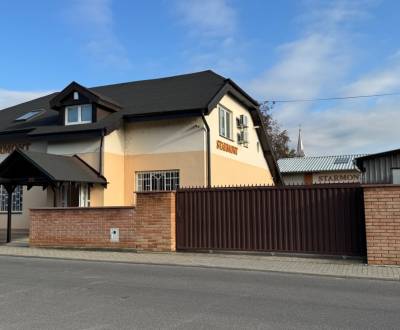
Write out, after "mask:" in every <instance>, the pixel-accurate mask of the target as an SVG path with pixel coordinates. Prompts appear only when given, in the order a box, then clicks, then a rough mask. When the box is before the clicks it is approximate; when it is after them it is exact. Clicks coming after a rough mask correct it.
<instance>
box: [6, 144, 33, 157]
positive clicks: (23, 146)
mask: <svg viewBox="0 0 400 330" xmlns="http://www.w3.org/2000/svg"><path fill="white" fill-rule="evenodd" d="M30 145H31V144H30V143H5V144H0V154H1V155H2V154H10V153H11V152H13V151H14V150H15V149H17V148H18V149H22V150H29V146H30Z"/></svg>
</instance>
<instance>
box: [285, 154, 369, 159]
mask: <svg viewBox="0 0 400 330" xmlns="http://www.w3.org/2000/svg"><path fill="white" fill-rule="evenodd" d="M361 155H368V154H364V153H360V154H342V155H326V156H304V157H286V158H281V159H305V158H331V157H351V156H361ZM281 159H279V160H281Z"/></svg>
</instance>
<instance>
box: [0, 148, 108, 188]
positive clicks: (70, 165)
mask: <svg viewBox="0 0 400 330" xmlns="http://www.w3.org/2000/svg"><path fill="white" fill-rule="evenodd" d="M20 156H22V157H20ZM25 161H26V162H27V163H24V162H25ZM21 162H22V163H21ZM9 163H10V164H12V165H11V168H10V164H9ZM18 163H19V164H18ZM27 164H30V165H33V166H34V167H35V168H36V169H38V170H39V172H40V173H42V174H43V175H45V177H47V178H48V179H49V180H50V181H54V182H80V183H99V184H107V181H106V179H105V178H104V177H103V176H102V175H100V174H99V173H98V172H97V171H95V170H94V169H93V168H92V167H90V166H89V165H88V164H87V163H86V162H84V161H83V160H82V159H80V158H79V157H77V156H59V155H53V154H48V153H41V152H33V151H25V150H20V149H17V150H15V151H13V152H12V153H11V154H10V155H9V156H8V157H7V158H6V159H5V160H4V161H3V162H2V163H1V164H0V172H1V173H3V169H4V170H5V171H7V172H10V171H12V167H14V168H16V167H19V168H21V167H24V166H27ZM25 174H26V173H20V175H21V176H22V177H24V175H25ZM3 176H4V174H3ZM13 176H14V177H15V173H13ZM4 177H5V178H6V176H4Z"/></svg>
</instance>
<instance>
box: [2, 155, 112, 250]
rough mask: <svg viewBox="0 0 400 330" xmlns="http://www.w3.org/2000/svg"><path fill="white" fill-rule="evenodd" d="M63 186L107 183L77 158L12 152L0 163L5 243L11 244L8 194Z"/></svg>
mask: <svg viewBox="0 0 400 330" xmlns="http://www.w3.org/2000/svg"><path fill="white" fill-rule="evenodd" d="M63 183H85V184H101V185H104V186H106V185H107V180H106V179H105V178H104V177H103V176H102V175H101V174H100V173H98V172H97V171H96V170H95V169H94V168H92V167H91V166H90V165H88V164H87V163H86V162H85V161H83V160H82V159H81V158H79V157H78V156H76V155H75V156H60V155H53V154H47V153H40V152H33V151H25V150H21V149H16V150H14V151H13V152H12V153H11V154H10V155H9V156H8V157H7V158H6V159H4V161H3V162H1V163H0V185H3V186H4V187H5V189H6V191H7V194H8V204H7V242H10V241H11V214H12V197H11V196H12V193H13V191H14V190H15V188H16V187H17V186H27V188H28V190H29V189H31V188H32V187H34V186H41V187H43V189H45V188H47V187H49V186H50V187H51V188H52V189H54V191H55V189H56V188H58V187H59V186H60V185H61V184H63Z"/></svg>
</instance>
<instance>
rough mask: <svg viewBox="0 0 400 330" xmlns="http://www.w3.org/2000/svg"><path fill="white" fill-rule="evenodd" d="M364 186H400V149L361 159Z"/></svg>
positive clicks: (359, 164)
mask: <svg viewBox="0 0 400 330" xmlns="http://www.w3.org/2000/svg"><path fill="white" fill-rule="evenodd" d="M356 163H357V167H358V168H359V169H360V170H361V172H362V174H361V181H362V183H364V184H400V149H396V150H390V151H385V152H381V153H377V154H372V155H368V156H363V157H359V158H357V159H356Z"/></svg>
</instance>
